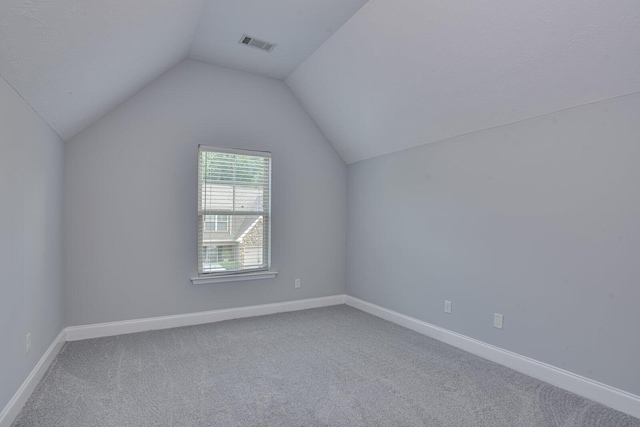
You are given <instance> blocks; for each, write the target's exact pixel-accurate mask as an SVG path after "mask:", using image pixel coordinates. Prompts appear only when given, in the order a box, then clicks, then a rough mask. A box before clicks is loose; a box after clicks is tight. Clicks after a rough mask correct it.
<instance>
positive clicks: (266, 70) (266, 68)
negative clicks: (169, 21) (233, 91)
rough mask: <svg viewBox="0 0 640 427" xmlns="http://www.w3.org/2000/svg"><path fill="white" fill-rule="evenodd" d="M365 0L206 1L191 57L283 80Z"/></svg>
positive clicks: (365, 0)
mask: <svg viewBox="0 0 640 427" xmlns="http://www.w3.org/2000/svg"><path fill="white" fill-rule="evenodd" d="M366 2H367V0H270V1H265V0H233V1H215V0H214V1H208V2H207V3H206V5H205V8H204V11H203V13H202V20H201V21H200V26H199V27H198V31H197V33H196V36H195V38H194V40H193V44H192V46H191V50H190V53H189V57H190V58H191V59H197V60H200V61H205V62H209V63H212V64H217V65H222V66H225V67H229V68H236V69H239V70H243V71H248V72H251V73H257V74H261V75H264V76H267V77H273V78H276V79H284V78H285V77H287V76H288V75H289V74H290V73H291V72H292V71H293V70H295V69H296V68H297V67H298V66H299V65H300V64H301V63H302V62H303V61H304V60H305V59H307V57H308V56H309V55H311V54H312V53H313V52H314V51H315V50H316V49H317V48H318V47H319V46H320V45H321V44H322V43H324V42H325V41H326V40H327V39H328V38H329V37H330V36H331V35H332V34H333V33H335V31H336V30H337V29H338V28H340V27H341V26H342V24H344V23H345V22H346V21H347V20H348V19H349V18H351V16H353V14H354V13H356V12H357V11H358V10H359V9H360V8H361V7H362V6H363V5H364V4H365V3H366ZM243 33H246V34H248V35H250V36H253V37H257V38H259V39H263V40H266V41H269V42H272V43H277V46H276V48H275V49H274V50H273V51H272V52H270V53H267V52H263V51H260V50H258V49H252V48H248V47H246V46H243V45H241V44H238V41H239V40H240V38H241V37H242V34H243Z"/></svg>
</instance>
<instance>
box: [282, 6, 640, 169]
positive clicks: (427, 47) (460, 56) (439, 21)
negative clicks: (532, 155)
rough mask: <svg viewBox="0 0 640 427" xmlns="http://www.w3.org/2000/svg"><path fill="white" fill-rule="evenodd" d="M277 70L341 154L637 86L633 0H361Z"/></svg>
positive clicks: (439, 135)
mask: <svg viewBox="0 0 640 427" xmlns="http://www.w3.org/2000/svg"><path fill="white" fill-rule="evenodd" d="M286 81H287V83H288V85H289V86H290V87H291V88H292V89H293V91H294V92H295V93H296V95H297V96H298V97H299V98H300V100H301V101H302V103H303V104H304V106H305V108H306V109H307V111H308V112H309V113H310V114H311V116H312V117H313V118H314V120H315V121H316V122H317V123H318V125H319V126H320V128H321V129H322V130H323V131H324V133H325V134H326V135H327V137H328V138H329V140H330V141H331V142H332V144H333V145H334V146H335V147H336V149H337V150H338V152H339V153H340V154H341V155H342V157H343V159H344V160H345V161H347V162H348V163H351V162H355V161H358V160H362V159H366V158H370V157H374V156H378V155H381V154H385V153H390V152H393V151H398V150H402V149H405V148H409V147H414V146H417V145H422V144H425V143H429V142H434V141H438V140H442V139H445V138H449V137H453V136H457V135H461V134H464V133H468V132H473V131H477V130H481V129H486V128H490V127H493V126H498V125H502V124H506V123H511V122H515V121H519V120H523V119H527V118H531V117H534V116H538V115H541V114H545V113H550V112H554V111H558V110H561V109H565V108H569V107H574V106H578V105H582V104H586V103H590V102H593V101H598V100H602V99H606V98H611V97H615V96H619V95H624V94H629V93H634V92H638V91H640V3H638V1H637V0H612V1H585V0H561V1H558V0H523V1H498V0H486V1H477V0H456V1H451V0H394V1H389V0H370V1H369V3H367V4H366V5H365V6H364V7H363V8H362V9H361V10H360V11H359V12H358V13H357V14H356V15H355V16H354V17H353V18H352V19H351V20H349V22H347V23H346V24H345V25H344V26H343V27H342V28H341V29H340V30H338V31H337V32H336V34H334V35H333V36H332V37H331V38H330V39H329V40H328V41H327V42H326V43H325V44H324V45H322V47H321V48H320V49H318V50H317V51H316V52H315V53H314V54H313V55H312V56H311V57H310V58H309V59H307V60H306V61H305V62H304V63H303V64H302V65H301V66H300V67H299V68H298V69H297V70H296V71H295V72H294V73H292V74H291V75H290V76H289V78H288V79H287V80H286Z"/></svg>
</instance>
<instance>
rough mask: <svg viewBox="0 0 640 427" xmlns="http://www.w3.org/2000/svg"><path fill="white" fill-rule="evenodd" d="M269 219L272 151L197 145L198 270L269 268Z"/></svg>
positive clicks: (216, 272)
mask: <svg viewBox="0 0 640 427" xmlns="http://www.w3.org/2000/svg"><path fill="white" fill-rule="evenodd" d="M270 222H271V155H270V153H266V152H260V151H248V150H235V149H227V148H213V147H205V146H200V147H199V150H198V224H199V225H198V248H199V250H198V274H199V276H200V277H202V276H228V275H239V274H241V273H256V272H259V271H268V270H269V266H270V252H271V248H270V235H271V233H270V229H271V227H270ZM274 275H275V273H273V275H271V276H270V277H273V276H274ZM194 283H196V282H195V281H194Z"/></svg>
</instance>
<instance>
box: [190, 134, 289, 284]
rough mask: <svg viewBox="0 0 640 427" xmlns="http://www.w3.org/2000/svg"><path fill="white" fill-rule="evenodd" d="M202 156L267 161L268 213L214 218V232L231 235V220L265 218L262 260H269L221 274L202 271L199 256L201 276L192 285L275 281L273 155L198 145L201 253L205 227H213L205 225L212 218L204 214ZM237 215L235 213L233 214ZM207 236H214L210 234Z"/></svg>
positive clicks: (255, 151)
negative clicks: (204, 153)
mask: <svg viewBox="0 0 640 427" xmlns="http://www.w3.org/2000/svg"><path fill="white" fill-rule="evenodd" d="M202 152H215V153H223V154H233V155H241V156H253V157H262V158H265V159H268V162H269V163H268V165H269V167H268V177H267V180H266V186H265V187H264V188H266V191H267V192H268V200H267V205H266V209H263V210H262V211H260V212H257V211H256V212H248V213H244V212H240V213H237V214H233V213H230V212H228V213H227V212H225V213H215V214H213V215H215V218H214V221H213V222H214V228H215V230H213V232H220V233H224V232H228V233H230V232H231V231H230V230H231V227H230V226H231V222H232V221H233V219H232V217H233V216H236V215H259V216H262V218H263V223H264V224H265V227H266V229H265V230H264V233H265V234H264V236H265V237H263V247H264V254H263V260H266V265H265V266H263V267H259V268H248V269H239V270H231V271H221V272H203V271H202V270H203V268H202V265H201V255H200V253H198V256H197V257H196V258H197V263H198V268H197V271H198V274H197V276H196V277H192V278H191V281H192V283H194V284H207V283H217V282H229V281H243V280H255V279H266V278H273V277H275V276H276V275H277V274H278V273H277V272H276V271H273V270H272V269H271V242H272V238H271V199H272V187H271V179H272V174H273V166H272V159H271V153H270V152H268V151H258V150H246V149H235V148H225V147H213V146H206V145H199V146H198V150H197V165H198V172H197V175H198V179H197V188H198V193H199V194H198V204H197V208H198V209H197V211H198V212H197V217H198V227H202V229H201V231H198V239H197V240H198V251H200V250H201V248H203V247H204V245H205V242H204V240H203V235H204V233H205V223H207V222H208V223H211V221H205V217H206V216H209V215H212V214H211V213H207V214H206V215H205V211H203V210H202V209H201V208H202V205H201V203H202V202H201V197H202V196H201V195H202V186H203V183H202V181H201V179H202V176H201V172H200V161H201V153H202ZM234 212H235V211H234ZM219 215H224V216H226V219H227V221H226V222H225V221H222V223H225V224H226V230H224V231H219V230H218V227H219V226H218V223H219V220H218V217H219ZM208 232H212V231H211V230H210V231H208ZM265 241H266V242H265Z"/></svg>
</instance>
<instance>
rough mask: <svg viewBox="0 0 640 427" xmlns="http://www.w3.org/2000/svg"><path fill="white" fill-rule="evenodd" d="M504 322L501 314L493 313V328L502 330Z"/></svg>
mask: <svg viewBox="0 0 640 427" xmlns="http://www.w3.org/2000/svg"><path fill="white" fill-rule="evenodd" d="M503 320H504V316H503V315H502V314H498V313H493V326H494V327H496V328H498V329H502V322H503Z"/></svg>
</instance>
